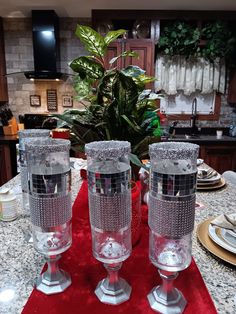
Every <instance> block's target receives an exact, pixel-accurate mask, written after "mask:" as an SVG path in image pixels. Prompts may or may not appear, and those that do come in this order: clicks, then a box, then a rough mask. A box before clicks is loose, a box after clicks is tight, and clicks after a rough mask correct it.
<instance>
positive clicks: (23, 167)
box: [18, 129, 50, 243]
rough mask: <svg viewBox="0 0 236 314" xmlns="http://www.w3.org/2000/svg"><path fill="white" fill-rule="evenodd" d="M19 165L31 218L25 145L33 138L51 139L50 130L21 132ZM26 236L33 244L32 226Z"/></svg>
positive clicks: (22, 188) (23, 193) (25, 205)
mask: <svg viewBox="0 0 236 314" xmlns="http://www.w3.org/2000/svg"><path fill="white" fill-rule="evenodd" d="M18 136H19V164H20V177H21V190H22V205H23V209H24V213H25V215H26V217H29V215H30V210H29V195H28V173H27V164H26V153H25V144H26V143H27V141H28V140H30V139H33V138H49V136H50V130H46V129H27V130H19V131H18ZM24 236H25V239H26V241H27V242H30V243H31V242H32V241H33V238H32V232H31V230H30V226H29V228H28V229H27V230H25V232H24Z"/></svg>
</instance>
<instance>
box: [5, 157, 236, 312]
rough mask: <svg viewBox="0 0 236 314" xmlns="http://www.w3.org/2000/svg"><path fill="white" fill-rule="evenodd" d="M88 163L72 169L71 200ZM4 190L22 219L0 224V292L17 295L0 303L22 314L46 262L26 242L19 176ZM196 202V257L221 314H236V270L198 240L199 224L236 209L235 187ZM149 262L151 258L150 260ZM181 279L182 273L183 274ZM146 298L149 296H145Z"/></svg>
mask: <svg viewBox="0 0 236 314" xmlns="http://www.w3.org/2000/svg"><path fill="white" fill-rule="evenodd" d="M85 165H86V161H84V160H82V159H77V162H76V164H75V166H76V167H74V168H75V169H72V199H73V200H74V199H75V197H76V196H77V193H78V191H79V188H80V186H81V184H82V179H81V177H80V176H79V169H80V167H83V166H85ZM4 186H6V187H10V188H12V189H13V191H14V192H15V193H16V194H17V206H18V213H19V216H18V218H17V219H16V220H14V221H11V222H3V221H0V230H1V232H0V235H1V236H0V244H1V246H0V247H1V250H0V261H1V263H0V292H1V290H2V289H6V288H10V289H13V290H14V291H15V297H14V299H13V300H12V301H11V302H9V303H4V302H1V301H0V313H1V314H8V313H11V314H19V313H21V311H22V309H23V307H24V304H25V303H26V301H27V299H28V297H29V295H30V293H31V291H32V289H33V284H34V279H35V277H36V276H37V275H38V274H39V273H40V270H41V269H42V267H43V265H44V263H45V261H44V259H43V257H42V255H40V254H38V253H37V252H36V251H35V250H34V248H33V246H32V244H29V243H27V242H26V241H25V239H24V231H25V230H27V228H28V226H29V220H28V218H27V217H26V216H25V215H24V213H23V212H22V198H21V188H20V176H19V175H18V176H16V177H15V178H13V179H12V180H10V181H9V182H8V183H7V184H5V185H4ZM197 202H198V203H201V204H202V205H203V207H197V209H196V224H195V230H194V233H193V256H194V258H195V261H196V263H197V265H198V267H199V270H200V272H201V274H202V276H203V279H204V281H205V283H206V286H207V288H208V290H209V292H210V294H211V296H212V299H213V301H214V303H215V306H216V308H217V311H218V313H219V314H233V313H236V307H235V305H234V300H233V297H234V295H235V294H236V276H235V270H236V267H235V266H232V265H230V264H228V263H226V262H223V261H222V260H220V259H218V258H217V257H215V256H214V255H212V254H211V253H209V252H208V251H207V250H206V249H205V248H204V247H203V246H202V245H201V244H200V243H199V241H198V240H197V237H196V228H197V224H198V223H200V222H202V221H204V220H206V219H208V218H209V217H215V216H217V215H219V214H220V213H222V212H225V213H232V212H235V208H236V193H235V186H232V185H230V184H227V186H226V187H225V188H223V189H221V190H218V191H214V192H208V193H204V192H201V193H200V192H198V193H197ZM147 259H148V256H147ZM180 276H181V273H180ZM143 297H144V298H145V297H146V296H143Z"/></svg>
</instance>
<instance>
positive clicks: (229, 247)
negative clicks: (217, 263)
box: [197, 214, 236, 266]
mask: <svg viewBox="0 0 236 314" xmlns="http://www.w3.org/2000/svg"><path fill="white" fill-rule="evenodd" d="M228 216H229V217H230V218H232V219H236V214H231V215H228ZM212 220H214V219H212V218H210V219H208V220H206V221H204V222H202V223H201V224H200V225H198V228H197V236H198V239H199V241H200V242H201V243H202V245H203V246H204V247H205V248H206V249H208V251H210V252H211V253H213V254H214V255H216V256H217V257H219V258H221V259H222V260H224V261H226V262H228V263H230V264H232V265H235V266H236V232H235V231H232V230H230V229H225V228H222V227H220V226H216V225H213V224H211V222H212Z"/></svg>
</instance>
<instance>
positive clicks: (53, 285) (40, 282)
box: [35, 255, 71, 294]
mask: <svg viewBox="0 0 236 314" xmlns="http://www.w3.org/2000/svg"><path fill="white" fill-rule="evenodd" d="M60 257H61V256H60V255H54V256H47V257H46V260H47V264H48V269H47V270H46V271H45V272H44V273H43V274H41V275H40V277H38V278H37V279H36V283H35V286H36V289H37V290H39V291H41V292H43V293H45V294H55V293H60V292H63V291H64V290H65V289H66V288H68V287H69V286H70V285H71V278H70V275H69V274H67V273H66V272H65V271H64V270H62V269H59V266H58V260H59V259H60Z"/></svg>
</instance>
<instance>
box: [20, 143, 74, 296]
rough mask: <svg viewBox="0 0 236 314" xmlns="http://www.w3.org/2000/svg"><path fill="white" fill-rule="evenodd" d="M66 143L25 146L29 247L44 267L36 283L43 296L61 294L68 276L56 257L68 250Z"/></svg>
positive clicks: (68, 148)
mask: <svg viewBox="0 0 236 314" xmlns="http://www.w3.org/2000/svg"><path fill="white" fill-rule="evenodd" d="M69 150H70V141H68V140H61V139H34V140H30V141H27V143H26V159H27V168H28V178H29V203H30V218H31V223H32V234H33V244H34V248H35V250H36V251H37V252H39V253H40V254H42V255H43V256H44V257H45V258H46V260H47V263H48V269H47V271H46V272H44V273H43V274H41V275H40V277H39V278H38V279H37V281H36V289H38V290H40V291H42V292H43V293H45V294H54V293H59V292H62V291H64V290H65V289H66V288H67V287H68V286H69V285H70V284H71V279H70V276H69V274H67V273H66V272H64V271H63V270H60V269H59V266H58V260H59V258H60V254H61V253H63V252H65V251H66V250H67V249H68V248H69V247H70V246H71V241H72V240H71V239H72V237H71V218H72V209H71V172H70V158H69Z"/></svg>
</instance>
